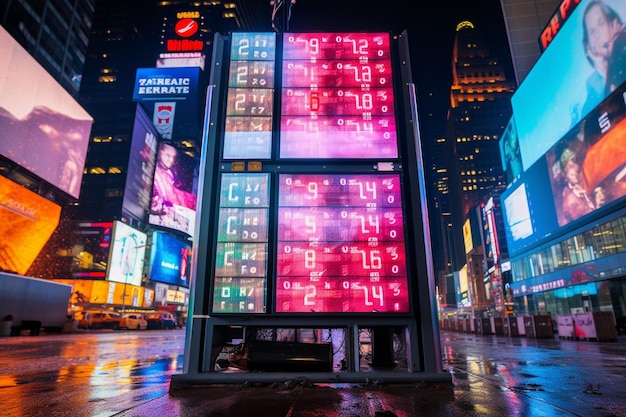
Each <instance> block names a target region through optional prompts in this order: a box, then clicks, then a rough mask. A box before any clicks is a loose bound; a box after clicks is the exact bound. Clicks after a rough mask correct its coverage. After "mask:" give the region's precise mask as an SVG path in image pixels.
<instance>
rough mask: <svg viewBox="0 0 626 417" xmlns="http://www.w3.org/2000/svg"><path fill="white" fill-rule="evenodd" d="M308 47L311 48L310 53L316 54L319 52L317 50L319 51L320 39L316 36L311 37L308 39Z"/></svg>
mask: <svg viewBox="0 0 626 417" xmlns="http://www.w3.org/2000/svg"><path fill="white" fill-rule="evenodd" d="M309 48H311V49H310V53H311V54H312V55H317V54H319V52H320V41H319V39H317V38H312V39H311V40H310V41H309Z"/></svg>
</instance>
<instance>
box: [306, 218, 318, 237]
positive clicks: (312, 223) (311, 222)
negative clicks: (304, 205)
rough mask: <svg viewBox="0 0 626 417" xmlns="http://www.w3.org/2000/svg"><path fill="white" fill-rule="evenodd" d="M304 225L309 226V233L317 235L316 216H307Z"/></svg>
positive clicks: (307, 229) (307, 230)
mask: <svg viewBox="0 0 626 417" xmlns="http://www.w3.org/2000/svg"><path fill="white" fill-rule="evenodd" d="M304 224H305V225H306V226H307V228H306V232H307V233H315V232H316V231H317V225H316V224H315V217H314V216H306V217H305V218H304Z"/></svg>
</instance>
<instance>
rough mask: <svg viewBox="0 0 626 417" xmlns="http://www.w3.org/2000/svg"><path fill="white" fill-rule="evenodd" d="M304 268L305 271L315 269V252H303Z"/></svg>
mask: <svg viewBox="0 0 626 417" xmlns="http://www.w3.org/2000/svg"><path fill="white" fill-rule="evenodd" d="M304 267H305V268H306V269H313V268H315V251H314V250H307V251H304Z"/></svg>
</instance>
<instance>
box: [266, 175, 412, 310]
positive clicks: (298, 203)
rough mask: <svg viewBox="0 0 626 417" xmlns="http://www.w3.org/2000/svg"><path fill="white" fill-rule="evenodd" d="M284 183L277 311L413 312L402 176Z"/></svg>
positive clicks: (284, 178)
mask: <svg viewBox="0 0 626 417" xmlns="http://www.w3.org/2000/svg"><path fill="white" fill-rule="evenodd" d="M279 181H280V184H279V201H278V209H279V216H278V242H277V243H278V244H277V251H276V252H277V265H276V270H277V271H276V275H277V277H276V312H278V313H310V312H312V311H313V312H319V313H371V312H380V313H406V312H408V311H409V288H408V278H407V267H406V251H405V242H404V216H403V211H402V196H401V184H400V176H399V175H396V174H388V175H380V174H378V175H376V174H373V175H372V174H345V175H339V174H331V175H315V174H314V175H308V174H303V175H300V174H297V175H296V174H284V175H279Z"/></svg>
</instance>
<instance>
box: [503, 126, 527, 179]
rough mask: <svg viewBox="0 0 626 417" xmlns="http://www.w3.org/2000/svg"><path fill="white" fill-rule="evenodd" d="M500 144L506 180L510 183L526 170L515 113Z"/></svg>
mask: <svg viewBox="0 0 626 417" xmlns="http://www.w3.org/2000/svg"><path fill="white" fill-rule="evenodd" d="M498 145H499V146H500V157H501V158H502V169H503V170H504V172H505V174H506V180H507V181H506V182H507V184H509V183H511V182H513V181H514V180H515V179H517V178H518V177H519V176H520V175H521V174H522V172H524V165H523V163H522V155H521V152H520V147H519V138H518V136H517V127H516V126H515V115H513V116H511V119H510V120H509V123H508V124H507V125H506V128H505V129H504V132H502V136H501V139H500V142H499V143H498Z"/></svg>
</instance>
